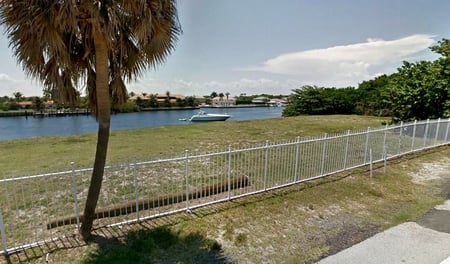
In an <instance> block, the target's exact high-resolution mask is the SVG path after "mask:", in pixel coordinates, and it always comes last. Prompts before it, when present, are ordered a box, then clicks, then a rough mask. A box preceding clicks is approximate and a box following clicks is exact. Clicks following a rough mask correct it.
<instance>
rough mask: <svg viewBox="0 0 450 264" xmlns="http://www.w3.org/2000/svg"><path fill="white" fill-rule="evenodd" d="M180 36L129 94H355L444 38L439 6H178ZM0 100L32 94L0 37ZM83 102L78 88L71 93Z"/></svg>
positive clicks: (428, 56) (266, 2) (380, 1)
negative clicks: (334, 90) (307, 90)
mask: <svg viewBox="0 0 450 264" xmlns="http://www.w3.org/2000/svg"><path fill="white" fill-rule="evenodd" d="M177 6H178V16H179V20H180V23H181V26H182V29H183V33H182V35H180V37H179V40H178V41H177V43H176V47H175V49H174V50H173V51H172V53H171V55H170V56H169V57H168V58H167V60H166V61H165V63H163V64H162V65H159V66H158V67H157V68H156V69H149V70H148V71H146V72H144V73H143V74H142V75H141V76H139V77H138V79H137V81H136V82H131V83H128V84H127V88H128V91H129V92H134V93H147V94H150V93H153V94H156V93H158V94H165V93H166V92H167V91H169V92H170V93H171V94H184V95H187V96H191V95H195V96H203V95H210V94H211V93H212V92H217V93H224V94H225V93H230V95H231V96H239V95H240V94H247V95H257V94H263V93H265V94H273V95H279V94H283V95H287V94H290V93H291V92H292V90H293V89H297V88H300V87H301V86H303V85H317V86H323V87H338V88H339V87H348V86H353V87H357V86H358V84H359V83H361V82H362V81H365V80H370V79H373V78H375V77H376V76H379V75H381V74H391V73H393V72H395V71H396V70H397V68H398V67H401V65H402V62H403V61H409V62H415V61H420V60H429V61H431V60H435V59H436V58H438V56H437V55H436V54H434V53H432V52H431V51H430V50H429V47H430V46H433V45H437V44H438V43H437V42H438V41H439V40H441V39H443V38H450V16H449V15H448V13H449V11H450V1H449V0H377V1H373V0H340V1H336V0H314V1H312V0H178V2H177ZM0 60H1V63H0V96H5V95H6V96H9V97H12V96H13V93H14V92H20V93H22V94H23V95H24V96H40V95H42V86H41V85H40V83H39V82H38V81H36V80H34V79H33V78H30V77H27V76H26V75H25V74H24V72H23V70H22V67H21V66H20V65H18V64H17V62H16V60H15V58H14V57H13V53H12V50H11V48H9V47H8V39H7V37H6V36H5V33H4V28H3V27H2V28H1V34H0ZM79 89H80V91H81V92H82V93H83V91H84V87H79Z"/></svg>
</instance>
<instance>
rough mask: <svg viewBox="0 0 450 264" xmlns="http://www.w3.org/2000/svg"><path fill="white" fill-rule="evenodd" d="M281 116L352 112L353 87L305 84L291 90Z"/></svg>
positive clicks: (353, 104) (354, 98) (354, 102)
mask: <svg viewBox="0 0 450 264" xmlns="http://www.w3.org/2000/svg"><path fill="white" fill-rule="evenodd" d="M293 92H294V93H293V94H292V95H291V97H290V99H289V104H288V105H287V106H286V108H285V109H284V110H283V116H295V115H301V114H308V115H324V114H353V113H354V110H355V106H356V98H357V95H356V92H355V88H353V87H347V88H339V89H338V88H324V87H317V86H310V85H306V86H303V87H301V88H300V89H295V90H293Z"/></svg>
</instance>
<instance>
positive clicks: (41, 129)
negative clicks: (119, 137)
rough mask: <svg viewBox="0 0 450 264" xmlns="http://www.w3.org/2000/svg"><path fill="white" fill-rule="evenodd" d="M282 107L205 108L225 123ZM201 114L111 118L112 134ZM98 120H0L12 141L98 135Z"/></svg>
mask: <svg viewBox="0 0 450 264" xmlns="http://www.w3.org/2000/svg"><path fill="white" fill-rule="evenodd" d="M283 109H284V108H282V107H248V108H204V109H203V108H202V110H204V111H206V112H208V113H227V114H230V115H231V117H230V118H229V119H228V120H227V121H225V122H232V121H235V120H252V119H265V118H275V117H281V113H282V111H283ZM198 111H199V110H170V111H148V112H138V113H128V114H116V115H112V116H111V130H122V129H135V128H145V127H156V126H169V125H190V124H192V123H191V122H188V121H181V120H180V119H189V117H191V116H192V115H194V114H196V113H197V112H198ZM97 127H98V125H97V122H96V120H95V117H93V116H86V115H79V116H62V117H43V118H42V117H27V118H25V117H24V116H20V117H3V118H0V140H13V139H20V138H32V137H41V136H50V135H74V134H82V133H93V132H96V131H97Z"/></svg>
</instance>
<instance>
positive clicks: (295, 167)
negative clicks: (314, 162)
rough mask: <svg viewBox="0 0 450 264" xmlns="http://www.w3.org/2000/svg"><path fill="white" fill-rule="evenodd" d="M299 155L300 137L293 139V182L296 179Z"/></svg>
mask: <svg viewBox="0 0 450 264" xmlns="http://www.w3.org/2000/svg"><path fill="white" fill-rule="evenodd" d="M299 155H300V137H297V138H296V139H295V165H294V182H296V181H298V162H299V160H298V158H299Z"/></svg>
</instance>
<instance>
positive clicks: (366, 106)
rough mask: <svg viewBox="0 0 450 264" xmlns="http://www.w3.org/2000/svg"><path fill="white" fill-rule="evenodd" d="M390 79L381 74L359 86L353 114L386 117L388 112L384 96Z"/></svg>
mask: <svg viewBox="0 0 450 264" xmlns="http://www.w3.org/2000/svg"><path fill="white" fill-rule="evenodd" d="M390 79H391V77H390V76H388V75H386V74H383V75H381V76H378V77H376V78H375V79H373V80H369V81H363V82H362V83H360V84H359V86H358V89H357V90H356V93H357V97H358V98H357V103H356V109H355V112H356V113H357V114H360V115H376V116H388V115H390V110H389V107H388V105H387V104H386V102H385V101H384V96H385V94H386V93H387V90H388V87H389V82H390Z"/></svg>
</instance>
